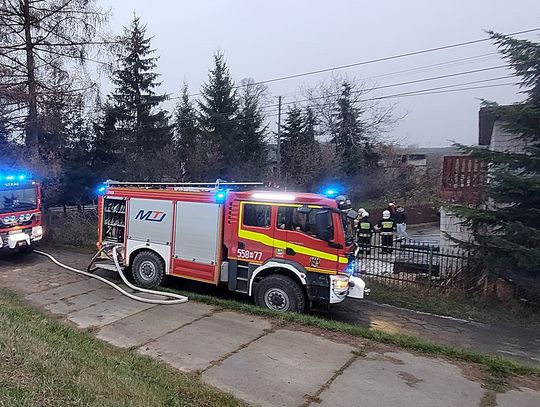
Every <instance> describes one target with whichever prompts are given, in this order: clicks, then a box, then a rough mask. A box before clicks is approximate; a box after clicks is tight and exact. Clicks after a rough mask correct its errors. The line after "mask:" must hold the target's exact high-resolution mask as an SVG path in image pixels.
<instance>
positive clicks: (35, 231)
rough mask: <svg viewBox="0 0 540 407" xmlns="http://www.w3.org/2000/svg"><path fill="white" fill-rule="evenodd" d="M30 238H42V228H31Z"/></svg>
mask: <svg viewBox="0 0 540 407" xmlns="http://www.w3.org/2000/svg"><path fill="white" fill-rule="evenodd" d="M32 236H33V237H34V238H40V237H43V227H42V226H34V227H33V228H32Z"/></svg>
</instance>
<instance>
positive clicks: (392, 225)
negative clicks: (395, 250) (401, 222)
mask: <svg viewBox="0 0 540 407" xmlns="http://www.w3.org/2000/svg"><path fill="white" fill-rule="evenodd" d="M377 227H378V228H379V230H380V231H381V235H382V236H388V235H392V234H394V230H396V222H395V221H394V220H393V219H392V218H390V219H381V220H380V221H379V223H378V224H377Z"/></svg>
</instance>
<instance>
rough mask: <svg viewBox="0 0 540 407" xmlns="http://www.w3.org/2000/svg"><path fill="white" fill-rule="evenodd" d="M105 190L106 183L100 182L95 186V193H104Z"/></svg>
mask: <svg viewBox="0 0 540 407" xmlns="http://www.w3.org/2000/svg"><path fill="white" fill-rule="evenodd" d="M106 191H107V185H104V184H100V185H98V186H97V188H96V193H97V194H98V195H105V192H106Z"/></svg>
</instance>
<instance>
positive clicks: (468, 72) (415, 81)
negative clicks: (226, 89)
mask: <svg viewBox="0 0 540 407" xmlns="http://www.w3.org/2000/svg"><path fill="white" fill-rule="evenodd" d="M501 68H508V66H507V65H499V66H492V67H489V68H480V69H473V70H470V71H464V72H455V73H451V74H447V75H439V76H432V77H429V78H422V79H415V80H412V81H405V82H399V83H392V84H390V85H382V86H376V87H373V88H370V89H367V90H357V91H352V92H351V93H352V94H356V93H364V92H371V91H374V90H379V89H387V88H393V87H396V86H405V85H412V84H415V83H421V82H429V81H434V80H439V79H448V78H453V77H456V76H462V75H470V74H474V73H479V72H485V71H491V70H495V69H501ZM340 95H341V93H334V94H330V95H322V96H316V97H312V98H307V99H302V100H296V101H293V102H289V103H286V105H291V104H295V103H303V102H308V101H313V100H318V99H326V98H331V97H336V96H340ZM276 106H277V105H267V106H261V107H262V108H265V107H276Z"/></svg>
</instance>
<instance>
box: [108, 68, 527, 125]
mask: <svg viewBox="0 0 540 407" xmlns="http://www.w3.org/2000/svg"><path fill="white" fill-rule="evenodd" d="M509 77H511V76H509ZM502 78H505V77H501V78H492V79H483V80H479V81H471V82H466V83H458V84H454V85H445V86H437V87H433V88H426V89H419V90H415V91H409V92H401V93H395V94H391V95H383V96H376V97H371V98H366V99H360V100H358V102H370V101H375V100H385V99H393V98H401V97H409V96H423V95H434V94H444V93H450V92H460V91H467V90H475V89H487V88H495V87H501V86H510V85H514V86H515V85H517V84H516V83H515V82H508V83H502V84H493V85H482V86H471V87H464V88H458V89H448V88H451V87H456V86H464V85H467V84H473V83H481V82H487V81H492V80H499V79H502ZM332 105H334V103H327V104H323V105H319V106H318V107H319V108H320V107H326V106H332ZM279 114H280V112H279V111H278V110H274V111H271V112H267V113H266V114H265V118H266V119H268V118H271V117H277V116H278V115H279ZM192 120H196V118H188V119H181V120H178V121H177V123H182V122H186V121H192ZM247 120H252V119H251V118H236V119H231V120H224V121H221V122H215V123H213V126H216V125H219V124H226V123H231V122H242V121H247ZM146 127H149V128H152V129H153V128H154V127H151V126H150V125H148V126H146V125H142V126H138V128H146ZM121 130H123V129H115V130H105V133H111V132H113V131H121Z"/></svg>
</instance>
